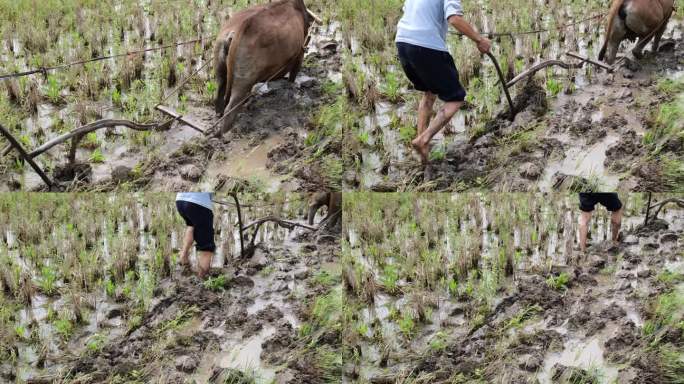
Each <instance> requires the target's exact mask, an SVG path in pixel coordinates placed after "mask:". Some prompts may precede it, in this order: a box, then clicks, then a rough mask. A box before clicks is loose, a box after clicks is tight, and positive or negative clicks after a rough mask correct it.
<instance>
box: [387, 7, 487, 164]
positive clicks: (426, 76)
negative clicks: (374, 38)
mask: <svg viewBox="0 0 684 384" xmlns="http://www.w3.org/2000/svg"><path fill="white" fill-rule="evenodd" d="M462 16H463V8H462V7H461V1H460V0H406V2H405V3H404V15H403V17H402V18H401V20H399V25H398V26H397V36H396V44H397V50H398V51H399V60H400V61H401V66H402V68H403V69H404V72H405V73H406V76H407V77H408V78H409V80H411V82H412V83H413V85H414V87H415V88H416V89H417V90H418V91H421V92H424V94H423V99H422V100H421V101H420V106H419V108H418V134H417V137H416V138H415V139H414V140H413V141H412V142H411V144H412V145H413V148H414V149H415V150H416V151H418V153H419V154H420V156H421V159H422V161H423V164H427V163H428V156H429V154H430V140H432V138H433V137H434V136H435V135H436V134H437V133H438V132H439V131H440V130H441V129H442V128H444V126H445V125H446V124H447V123H448V122H449V121H450V120H451V118H452V117H453V116H454V114H456V112H458V110H459V109H460V108H461V106H463V101H464V100H465V96H466V92H465V89H463V86H462V85H461V83H460V82H459V79H458V70H457V69H456V64H455V63H454V59H453V58H452V57H451V55H450V54H449V50H448V49H447V45H446V35H447V31H448V29H449V24H451V25H452V26H453V27H454V28H456V30H458V31H459V32H461V33H463V34H464V35H466V36H467V37H468V38H470V39H471V40H473V41H474V42H475V43H476V44H477V48H478V49H479V50H480V52H482V53H486V52H489V50H490V49H491V42H490V41H489V40H488V39H486V38H484V37H483V36H481V35H480V34H479V33H478V32H477V31H475V29H474V28H473V27H472V26H471V25H470V24H469V23H468V22H467V21H466V20H465V19H463V17H462ZM437 96H439V98H440V99H441V100H442V101H443V102H444V106H443V107H442V109H440V110H439V112H437V115H436V116H435V117H434V118H433V119H432V121H430V117H431V116H432V112H433V109H432V108H433V106H434V104H435V99H436V97H437Z"/></svg>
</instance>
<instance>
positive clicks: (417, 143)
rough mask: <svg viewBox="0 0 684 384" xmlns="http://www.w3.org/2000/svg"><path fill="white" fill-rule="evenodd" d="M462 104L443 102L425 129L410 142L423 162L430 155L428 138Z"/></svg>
mask: <svg viewBox="0 0 684 384" xmlns="http://www.w3.org/2000/svg"><path fill="white" fill-rule="evenodd" d="M461 106H463V102H462V101H450V102H447V103H444V105H443V106H442V108H440V110H439V112H437V115H436V116H435V117H434V118H433V119H432V121H431V122H430V125H429V126H428V128H427V130H425V131H424V132H423V133H421V134H420V135H418V137H416V138H415V139H414V140H413V141H412V142H411V145H413V149H415V150H416V151H418V153H419V154H420V157H421V159H422V161H423V164H427V163H428V161H429V156H430V140H432V138H433V137H434V136H435V135H436V134H437V133H438V132H439V131H440V130H441V129H442V128H444V126H445V125H446V124H447V123H448V122H449V121H450V120H451V118H452V117H454V115H455V114H456V112H458V110H459V109H461Z"/></svg>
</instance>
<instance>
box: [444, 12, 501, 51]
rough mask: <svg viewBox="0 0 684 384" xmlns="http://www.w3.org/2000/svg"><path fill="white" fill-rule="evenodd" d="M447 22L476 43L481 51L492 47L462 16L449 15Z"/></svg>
mask: <svg viewBox="0 0 684 384" xmlns="http://www.w3.org/2000/svg"><path fill="white" fill-rule="evenodd" d="M449 24H451V25H452V26H453V27H454V28H456V30H457V31H459V32H461V33H462V34H464V35H466V36H467V37H468V38H469V39H470V40H472V41H474V42H475V43H476V44H477V49H479V50H480V52H482V53H487V52H489V50H490V49H492V42H491V41H489V39H487V38H486V37H484V36H482V35H480V34H479V33H478V32H477V31H476V30H475V28H473V26H472V25H470V23H469V22H467V21H466V20H465V19H464V18H463V17H461V16H458V15H452V16H451V17H449Z"/></svg>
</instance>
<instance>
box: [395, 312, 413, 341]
mask: <svg viewBox="0 0 684 384" xmlns="http://www.w3.org/2000/svg"><path fill="white" fill-rule="evenodd" d="M398 323H399V330H400V331H401V333H402V334H403V335H404V337H406V338H407V339H411V338H412V337H413V336H415V332H416V322H415V321H414V320H413V315H411V313H410V312H408V311H405V312H404V314H403V316H402V317H401V318H400V319H399V321H398Z"/></svg>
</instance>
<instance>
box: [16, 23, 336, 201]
mask: <svg viewBox="0 0 684 384" xmlns="http://www.w3.org/2000/svg"><path fill="white" fill-rule="evenodd" d="M337 28H338V26H337V24H335V23H332V24H329V25H324V26H320V25H315V26H313V27H312V29H311V40H310V42H309V45H308V46H307V52H306V54H305V59H304V60H305V61H304V65H303V67H302V69H301V71H300V73H299V75H298V76H297V78H296V79H295V81H294V82H292V83H291V82H289V81H288V80H286V79H277V80H274V81H271V82H269V83H267V84H257V85H255V87H254V90H253V93H254V96H253V97H252V98H250V99H249V100H248V101H247V102H246V104H245V105H243V106H242V108H240V109H239V113H238V116H237V119H236V121H235V124H234V126H233V128H232V129H231V130H230V131H229V132H227V133H226V134H225V135H223V136H222V137H220V138H214V137H209V136H205V135H204V134H202V133H201V132H199V131H197V130H195V129H193V128H191V127H189V126H187V125H184V124H183V123H181V122H174V123H172V125H171V126H170V127H169V128H167V129H165V130H163V131H157V132H153V133H152V134H151V136H150V137H148V138H146V139H145V142H144V146H142V147H141V145H142V144H143V143H139V142H134V143H131V141H130V140H127V139H126V137H127V136H128V134H129V132H127V131H126V129H124V128H112V129H108V130H106V132H104V131H103V132H97V135H98V136H97V137H98V139H99V141H100V144H99V149H100V151H101V153H102V157H103V160H101V161H98V162H93V161H90V160H92V159H90V160H89V157H90V156H91V152H92V148H86V147H84V148H79V149H78V151H77V160H78V163H77V164H75V165H69V164H66V163H67V162H66V156H65V152H68V144H63V145H58V146H57V147H55V148H53V149H51V150H50V151H48V152H47V153H46V154H43V155H41V157H39V158H38V159H39V160H42V159H43V158H44V159H45V161H46V163H45V164H49V165H50V166H49V167H48V168H46V169H47V171H48V173H49V174H50V175H51V176H52V177H54V179H55V181H56V183H57V184H58V185H59V186H60V188H61V189H64V190H70V191H85V190H96V191H110V190H117V189H118V188H121V187H122V186H129V187H133V188H135V189H138V190H153V191H181V190H188V189H192V188H195V187H202V188H207V189H214V188H216V190H221V187H223V186H225V185H226V180H232V181H233V182H234V183H239V184H245V183H246V184H249V185H252V186H253V187H254V188H258V189H260V190H265V191H275V190H285V191H313V190H321V189H330V188H335V189H337V188H339V185H340V181H339V180H337V179H335V176H334V175H332V176H331V175H330V174H329V172H328V171H327V170H326V169H324V166H323V165H321V164H319V162H317V161H311V159H312V157H313V155H314V154H315V153H316V154H317V155H318V156H320V155H321V154H322V153H326V154H335V153H339V152H340V148H339V144H338V143H329V145H327V146H326V147H325V148H323V149H321V148H319V147H318V146H317V145H306V144H305V142H306V139H307V137H308V136H309V135H311V134H313V133H314V132H315V130H316V127H315V126H314V125H313V123H312V121H311V119H312V118H313V116H314V114H315V112H316V111H317V110H318V109H319V108H320V107H321V106H323V105H326V104H328V103H332V102H333V101H334V96H335V95H329V94H327V93H325V92H324V91H323V88H324V85H326V83H328V82H331V81H335V79H336V78H337V75H339V72H340V69H339V68H340V60H341V59H340V55H339V52H338V40H339V39H340V36H339V34H338V32H337ZM208 68H209V69H208V70H210V69H211V65H210V66H209V67H208ZM184 97H185V100H186V101H185V103H186V106H185V107H184V108H185V109H186V111H185V113H184V114H183V115H184V116H185V117H187V118H188V119H190V120H192V121H193V122H195V123H197V124H198V125H199V126H200V127H202V128H204V129H207V128H209V127H212V126H213V125H214V124H215V123H216V122H217V121H218V118H217V117H216V115H215V113H214V111H213V105H210V104H208V103H207V102H204V101H202V99H203V97H202V96H201V95H198V94H196V93H194V92H193V91H189V92H185V95H184ZM60 108H61V107H60ZM69 108H72V106H66V107H64V109H59V108H58V107H53V106H51V105H49V104H47V105H46V107H45V108H40V110H42V109H45V111H44V115H45V116H46V117H45V118H42V117H40V115H39V117H38V118H35V119H34V118H31V119H29V120H30V123H31V124H29V125H30V126H29V130H30V129H31V126H36V127H37V128H36V129H37V130H39V131H42V132H47V131H49V130H50V129H53V128H54V127H53V126H54V120H55V117H54V116H55V115H57V116H67V115H68V114H69V113H71V112H70V109H69ZM92 109H93V110H96V109H100V110H104V111H106V112H100V115H99V117H100V118H116V116H118V114H119V112H117V111H116V108H114V107H113V106H111V105H102V106H93V108H92ZM39 112H40V111H39ZM34 120H35V121H34ZM33 141H35V142H32V143H31V145H32V146H37V145H39V144H40V143H41V141H40V138H38V137H36V138H35V140H33ZM43 141H45V140H43ZM65 148H66V150H65ZM39 163H40V164H43V162H42V161H39ZM6 171H7V172H8V173H7V177H6V178H3V179H5V180H7V182H6V183H3V184H4V185H3V187H2V189H3V190H15V189H18V188H22V189H24V190H36V191H41V190H45V189H46V186H45V185H44V184H43V182H42V180H41V179H40V177H39V176H38V175H37V174H36V173H35V172H34V171H33V170H32V169H31V168H30V167H28V166H27V167H24V169H23V170H22V172H21V173H20V174H13V172H12V171H11V170H6ZM228 184H229V185H231V183H228ZM217 187H219V188H217Z"/></svg>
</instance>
